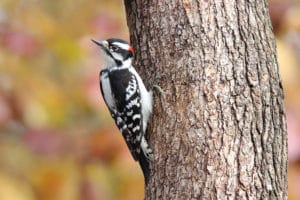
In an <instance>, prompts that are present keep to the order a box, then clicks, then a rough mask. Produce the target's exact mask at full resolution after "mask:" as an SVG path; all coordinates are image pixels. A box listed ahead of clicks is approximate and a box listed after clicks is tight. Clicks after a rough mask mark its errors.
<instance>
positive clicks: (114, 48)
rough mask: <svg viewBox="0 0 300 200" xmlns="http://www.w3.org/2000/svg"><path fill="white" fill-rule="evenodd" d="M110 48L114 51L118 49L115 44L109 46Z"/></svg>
mask: <svg viewBox="0 0 300 200" xmlns="http://www.w3.org/2000/svg"><path fill="white" fill-rule="evenodd" d="M110 49H111V50H112V51H114V52H116V51H118V50H119V47H116V46H111V47H110Z"/></svg>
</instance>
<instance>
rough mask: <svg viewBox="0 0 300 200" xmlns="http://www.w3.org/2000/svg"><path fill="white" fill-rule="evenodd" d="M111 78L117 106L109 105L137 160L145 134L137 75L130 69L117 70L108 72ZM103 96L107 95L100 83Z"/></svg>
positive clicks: (113, 95)
mask: <svg viewBox="0 0 300 200" xmlns="http://www.w3.org/2000/svg"><path fill="white" fill-rule="evenodd" d="M108 76H109V79H108V80H110V89H111V95H112V98H113V99H114V105H115V106H109V104H111V103H110V102H107V99H106V98H104V99H105V102H106V104H107V105H108V107H109V110H110V112H111V115H112V117H113V118H114V120H115V123H116V125H117V126H118V128H119V130H120V131H121V132H122V135H123V137H124V139H125V141H126V144H127V146H128V148H129V150H130V152H131V154H132V156H133V158H134V159H135V160H138V157H139V156H138V155H139V154H140V153H142V152H141V139H142V135H143V131H142V130H143V129H142V115H141V96H140V90H139V87H138V82H137V79H136V77H135V76H134V75H133V74H132V73H130V72H129V70H128V69H123V70H115V71H112V72H110V73H109V74H108ZM100 87H101V91H102V95H103V97H105V96H107V95H105V94H103V93H104V91H103V84H102V82H101V84H100Z"/></svg>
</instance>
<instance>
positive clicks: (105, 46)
mask: <svg viewBox="0 0 300 200" xmlns="http://www.w3.org/2000/svg"><path fill="white" fill-rule="evenodd" d="M92 41H93V42H94V43H95V44H97V45H98V46H100V47H101V48H102V49H103V50H106V49H108V42H107V41H106V40H100V41H97V40H94V39H92Z"/></svg>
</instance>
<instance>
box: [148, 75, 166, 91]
mask: <svg viewBox="0 0 300 200" xmlns="http://www.w3.org/2000/svg"><path fill="white" fill-rule="evenodd" d="M157 79H158V78H157V77H155V79H154V81H153V85H152V89H151V90H152V91H154V90H155V91H156V92H158V93H159V94H160V95H163V94H164V91H163V89H161V87H160V86H159V85H157Z"/></svg>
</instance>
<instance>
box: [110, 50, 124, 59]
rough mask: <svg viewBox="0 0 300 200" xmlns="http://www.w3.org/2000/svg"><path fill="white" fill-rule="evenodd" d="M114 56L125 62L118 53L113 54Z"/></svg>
mask: <svg viewBox="0 0 300 200" xmlns="http://www.w3.org/2000/svg"><path fill="white" fill-rule="evenodd" d="M112 55H113V57H114V58H115V59H117V60H123V57H122V56H121V55H120V54H118V53H115V52H112Z"/></svg>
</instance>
